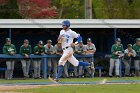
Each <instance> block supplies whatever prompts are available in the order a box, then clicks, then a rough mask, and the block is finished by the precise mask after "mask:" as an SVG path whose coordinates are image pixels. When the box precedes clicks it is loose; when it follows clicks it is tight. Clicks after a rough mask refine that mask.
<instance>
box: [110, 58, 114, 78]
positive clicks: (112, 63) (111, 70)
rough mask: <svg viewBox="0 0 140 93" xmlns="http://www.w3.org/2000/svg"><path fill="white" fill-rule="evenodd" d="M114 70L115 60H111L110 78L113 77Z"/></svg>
mask: <svg viewBox="0 0 140 93" xmlns="http://www.w3.org/2000/svg"><path fill="white" fill-rule="evenodd" d="M113 68H114V59H112V58H111V59H110V67H109V76H110V77H112V72H113Z"/></svg>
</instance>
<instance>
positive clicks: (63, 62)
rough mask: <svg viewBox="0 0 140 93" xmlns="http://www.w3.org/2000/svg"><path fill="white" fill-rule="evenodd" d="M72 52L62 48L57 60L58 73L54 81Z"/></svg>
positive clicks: (58, 76)
mask: <svg viewBox="0 0 140 93" xmlns="http://www.w3.org/2000/svg"><path fill="white" fill-rule="evenodd" d="M72 54H73V52H71V51H69V50H64V53H63V55H62V56H61V58H60V60H59V62H58V74H57V76H56V81H57V80H58V79H59V78H60V77H61V76H62V73H63V70H64V65H65V63H66V62H67V60H68V58H69V57H70V56H71V55H72Z"/></svg>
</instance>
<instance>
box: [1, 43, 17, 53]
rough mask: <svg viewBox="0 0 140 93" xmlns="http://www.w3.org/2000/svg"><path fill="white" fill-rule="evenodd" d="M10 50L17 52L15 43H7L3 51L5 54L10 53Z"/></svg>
mask: <svg viewBox="0 0 140 93" xmlns="http://www.w3.org/2000/svg"><path fill="white" fill-rule="evenodd" d="M10 52H15V53H16V48H15V45H13V44H10V45H8V44H5V45H4V46H3V53H4V54H10Z"/></svg>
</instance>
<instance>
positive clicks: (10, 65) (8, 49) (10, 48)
mask: <svg viewBox="0 0 140 93" xmlns="http://www.w3.org/2000/svg"><path fill="white" fill-rule="evenodd" d="M13 52H14V54H15V53H16V48H15V45H13V44H10V45H8V44H5V45H4V46H3V53H4V54H7V55H13ZM14 64H15V60H13V59H7V60H6V65H7V70H6V73H5V77H6V79H12V77H13V70H14Z"/></svg>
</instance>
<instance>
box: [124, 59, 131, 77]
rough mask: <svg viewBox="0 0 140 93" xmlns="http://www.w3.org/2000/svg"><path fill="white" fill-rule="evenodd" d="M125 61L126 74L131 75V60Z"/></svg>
mask: <svg viewBox="0 0 140 93" xmlns="http://www.w3.org/2000/svg"><path fill="white" fill-rule="evenodd" d="M123 63H124V65H125V76H129V75H130V60H124V61H123Z"/></svg>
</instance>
